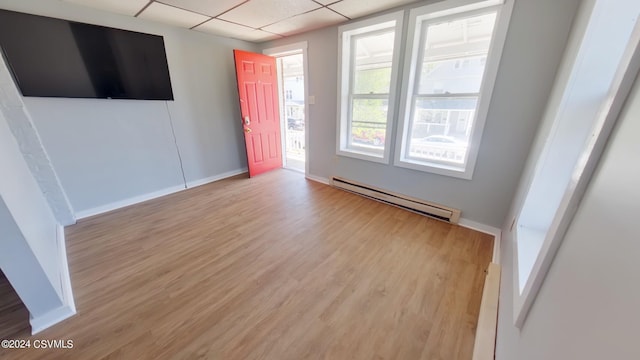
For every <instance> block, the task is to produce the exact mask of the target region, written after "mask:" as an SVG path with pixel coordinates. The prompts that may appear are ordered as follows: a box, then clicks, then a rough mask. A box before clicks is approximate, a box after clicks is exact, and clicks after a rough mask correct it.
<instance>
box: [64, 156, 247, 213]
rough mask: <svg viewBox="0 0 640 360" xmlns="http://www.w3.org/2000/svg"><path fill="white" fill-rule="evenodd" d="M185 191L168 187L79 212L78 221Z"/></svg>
mask: <svg viewBox="0 0 640 360" xmlns="http://www.w3.org/2000/svg"><path fill="white" fill-rule="evenodd" d="M244 172H247V169H246V168H244V169H238V170H233V171H228V172H226V173H222V174H219V175H214V176H210V177H208V178H204V179H200V180H193V181H189V182H187V189H190V188H193V187H196V186H200V185H204V184H208V183H211V182H214V181H218V180H222V179H226V178H228V177H231V176H236V175H239V174H242V173H244ZM183 190H186V189H185V187H184V185H176V186H171V187H168V188H165V189H162V190H158V191H154V192H150V193H147V194H142V195H138V196H134V197H130V198H128V199H123V200H119V201H115V202H112V203H110V204H106V205H101V206H96V207H94V208H91V209H87V210H82V211H78V212H77V213H76V219H78V220H81V219H85V218H88V217H91V216H95V215H100V214H104V213H106V212H109V211H113V210H117V209H120V208H123V207H126V206H130V205H135V204H138V203H141V202H145V201H149V200H153V199H156V198H159V197H162V196H166V195H170V194H174V193H177V192H179V191H183Z"/></svg>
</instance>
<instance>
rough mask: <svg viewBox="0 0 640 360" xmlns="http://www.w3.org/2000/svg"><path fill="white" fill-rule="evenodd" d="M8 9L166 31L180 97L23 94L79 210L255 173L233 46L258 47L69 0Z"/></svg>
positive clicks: (35, 0) (32, 0) (7, 0)
mask: <svg viewBox="0 0 640 360" xmlns="http://www.w3.org/2000/svg"><path fill="white" fill-rule="evenodd" d="M0 8H3V9H7V10H14V11H22V12H27V13H32V14H36V15H43V16H51V17H58V18H64V19H70V20H74V21H81V22H87V23H92V24H98V25H103V26H110V27H115V28H120V29H126V30H132V31H139V32H145V33H151V34H156V35H162V36H163V37H164V40H165V47H166V51H167V60H168V63H169V72H170V76H171V81H172V85H173V92H174V97H175V101H168V102H165V101H139V100H106V99H59V98H33V97H25V98H23V101H24V103H25V107H26V109H27V112H28V113H29V114H30V116H31V118H32V120H33V123H34V124H35V126H36V128H37V130H38V132H39V134H40V137H41V140H42V144H43V145H44V148H45V149H46V151H47V152H48V154H49V156H50V158H51V163H52V164H53V167H54V168H55V170H56V172H57V173H58V176H59V178H60V182H61V184H62V186H63V188H64V190H65V191H66V194H67V196H68V198H69V201H70V203H71V205H72V207H73V209H74V211H75V213H76V214H80V215H81V216H82V215H83V214H84V215H87V214H91V213H95V212H100V211H101V210H105V209H109V208H110V207H114V206H117V204H123V202H126V201H127V200H128V199H141V198H144V197H145V196H148V195H149V194H162V193H166V192H171V191H176V190H179V189H181V188H184V187H185V182H186V184H187V186H194V185H197V184H200V183H204V182H207V181H210V180H213V179H216V178H219V177H223V176H228V175H230V174H235V173H238V172H241V171H243V170H244V169H246V155H245V150H244V140H243V136H242V132H241V126H240V125H239V124H240V123H239V120H238V119H240V115H239V106H238V100H237V89H236V82H235V67H234V63H233V53H232V50H233V49H234V48H239V49H244V50H250V51H255V50H256V49H257V46H256V45H255V44H252V43H249V42H244V41H239V40H233V39H228V38H223V37H217V36H213V35H209V34H202V33H198V32H195V31H190V30H187V29H180V28H175V27H170V26H167V25H162V24H159V23H153V22H150V21H147V20H143V19H136V18H133V17H127V16H123V15H117V14H110V13H106V12H101V11H97V10H93V9H90V8H85V7H81V6H77V5H74V4H70V3H66V2H63V1H46V0H24V1H19V2H17V1H11V0H0ZM16 36H19V34H16ZM237 120H238V121H237ZM172 127H173V128H172ZM174 133H175V141H174V136H173V134H174ZM180 160H182V164H180ZM181 165H182V166H181ZM182 168H183V169H184V178H183V173H182ZM114 204H116V205H114Z"/></svg>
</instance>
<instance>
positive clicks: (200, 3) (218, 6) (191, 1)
mask: <svg viewBox="0 0 640 360" xmlns="http://www.w3.org/2000/svg"><path fill="white" fill-rule="evenodd" d="M157 1H158V2H161V3H164V4H167V5H173V6H175V7H179V8H181V9H185V10H190V11H193V12H197V13H200V14H204V15H209V16H218V15H220V14H222V13H223V12H225V11H227V10H229V9H231V8H233V7H235V6H238V5H240V4H242V3H243V2H246V1H247V0H215V1H211V0H157Z"/></svg>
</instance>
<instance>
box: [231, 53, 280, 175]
mask: <svg viewBox="0 0 640 360" xmlns="http://www.w3.org/2000/svg"><path fill="white" fill-rule="evenodd" d="M233 54H234V56H235V60H236V77H237V78H238V93H239V95H240V113H241V114H242V127H243V131H244V142H245V144H246V146H247V162H248V164H249V176H251V177H252V176H256V175H258V174H262V173H264V172H267V171H270V170H273V169H279V168H281V167H282V143H281V141H280V113H279V109H278V107H279V104H278V78H277V73H276V59H275V58H273V57H271V56H266V55H262V54H255V53H251V52H246V51H242V50H233Z"/></svg>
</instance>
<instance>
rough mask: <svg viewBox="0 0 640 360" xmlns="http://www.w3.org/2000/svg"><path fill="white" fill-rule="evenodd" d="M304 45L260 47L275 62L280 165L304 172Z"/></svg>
mask: <svg viewBox="0 0 640 360" xmlns="http://www.w3.org/2000/svg"><path fill="white" fill-rule="evenodd" d="M306 48H307V44H306V43H298V44H293V45H290V46H284V47H278V48H273V49H266V50H264V53H265V54H267V55H270V56H273V57H275V58H276V64H277V71H278V88H279V95H280V96H279V99H280V124H281V126H280V128H281V132H282V136H281V138H282V150H283V151H282V162H283V167H284V168H286V169H290V170H294V171H298V172H301V173H304V174H307V173H308V156H309V155H308V147H307V144H308V128H309V127H308V108H307V104H306V98H307V97H306V94H307V79H306V76H305V75H306V74H305V73H306V69H307V64H306V61H307V60H306V58H307V57H306Z"/></svg>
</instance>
